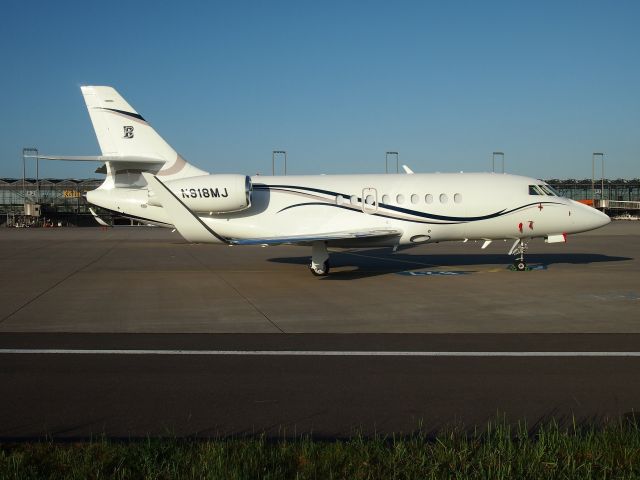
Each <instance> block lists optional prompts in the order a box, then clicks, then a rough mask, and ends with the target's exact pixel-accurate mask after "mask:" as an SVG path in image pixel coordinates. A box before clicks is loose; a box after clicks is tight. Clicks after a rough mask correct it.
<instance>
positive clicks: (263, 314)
mask: <svg viewBox="0 0 640 480" xmlns="http://www.w3.org/2000/svg"><path fill="white" fill-rule="evenodd" d="M188 252H189V255H190V256H191V258H193V259H194V260H195V261H196V262H197V263H199V264H200V266H202V267H203V268H204V269H205V270H206V271H208V272H210V273H213V274H214V275H215V276H216V277H218V278H219V279H220V280H221V281H222V282H223V283H224V284H225V285H226V286H227V287H229V288H230V289H231V290H233V291H234V292H236V293H237V294H238V295H239V296H240V297H241V298H243V299H244V300H245V301H246V302H247V303H248V304H249V305H251V306H252V307H253V309H254V310H255V311H256V312H258V313H259V314H260V315H262V316H263V317H264V318H265V320H266V321H267V322H269V323H270V324H271V325H272V326H273V327H274V328H276V329H277V330H278V331H279V332H280V333H286V332H285V331H284V330H282V329H281V328H280V327H279V326H278V324H277V323H276V322H274V321H273V320H271V319H270V318H269V317H268V316H267V314H266V313H264V312H263V311H262V310H260V309H259V308H258V307H257V306H256V305H255V304H254V303H253V302H252V301H251V300H249V298H247V297H246V296H245V295H243V294H242V292H240V290H238V289H237V288H236V287H234V286H233V285H232V284H231V283H229V282H228V281H227V280H226V279H225V278H224V277H223V276H222V275H220V273H218V272H216V271H215V270H212V269H211V268H209V267H208V266H207V265H206V264H205V263H204V262H202V261H201V260H200V259H199V258H198V257H196V256H195V255H194V254H193V252H192V251H190V250H188Z"/></svg>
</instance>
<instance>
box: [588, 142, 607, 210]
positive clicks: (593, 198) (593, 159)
mask: <svg viewBox="0 0 640 480" xmlns="http://www.w3.org/2000/svg"><path fill="white" fill-rule="evenodd" d="M596 157H600V162H601V165H602V181H601V183H600V199H601V200H603V198H602V197H603V195H604V153H602V152H593V154H592V155H591V201H592V202H593V206H594V207H595V203H596Z"/></svg>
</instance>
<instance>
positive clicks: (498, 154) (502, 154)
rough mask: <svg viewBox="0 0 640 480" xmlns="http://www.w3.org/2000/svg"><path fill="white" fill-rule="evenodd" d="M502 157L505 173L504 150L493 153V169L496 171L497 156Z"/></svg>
mask: <svg viewBox="0 0 640 480" xmlns="http://www.w3.org/2000/svg"><path fill="white" fill-rule="evenodd" d="M498 156H499V157H501V158H502V173H504V152H493V154H492V155H491V171H492V172H494V173H495V171H496V157H498Z"/></svg>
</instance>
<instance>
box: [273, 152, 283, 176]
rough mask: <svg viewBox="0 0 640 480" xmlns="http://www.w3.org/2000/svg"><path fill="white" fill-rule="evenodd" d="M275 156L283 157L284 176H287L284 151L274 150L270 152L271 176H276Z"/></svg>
mask: <svg viewBox="0 0 640 480" xmlns="http://www.w3.org/2000/svg"><path fill="white" fill-rule="evenodd" d="M276 155H284V175H285V176H286V175H287V152H286V150H274V151H272V152H271V175H275V174H276Z"/></svg>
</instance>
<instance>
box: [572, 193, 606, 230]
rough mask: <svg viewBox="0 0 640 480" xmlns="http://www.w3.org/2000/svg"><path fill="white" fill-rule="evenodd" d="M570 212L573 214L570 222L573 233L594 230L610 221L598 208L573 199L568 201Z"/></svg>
mask: <svg viewBox="0 0 640 480" xmlns="http://www.w3.org/2000/svg"><path fill="white" fill-rule="evenodd" d="M570 214H573V215H572V224H573V229H574V233H580V232H587V231H589V230H595V229H596V228H600V227H604V226H605V225H607V224H608V223H609V222H611V219H610V218H609V216H608V215H606V214H604V213H602V212H601V211H600V210H597V209H595V208H593V207H590V206H587V205H584V204H582V203H578V202H576V201H574V200H571V201H570Z"/></svg>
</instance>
